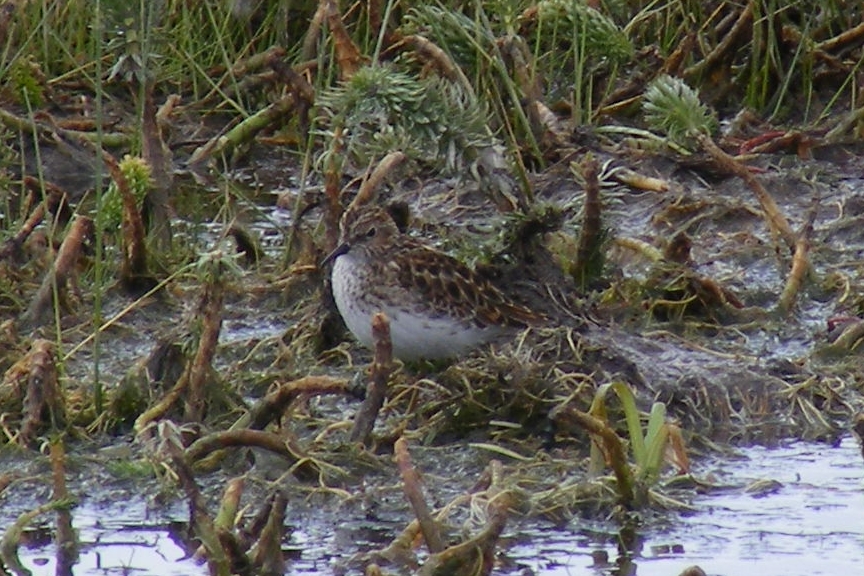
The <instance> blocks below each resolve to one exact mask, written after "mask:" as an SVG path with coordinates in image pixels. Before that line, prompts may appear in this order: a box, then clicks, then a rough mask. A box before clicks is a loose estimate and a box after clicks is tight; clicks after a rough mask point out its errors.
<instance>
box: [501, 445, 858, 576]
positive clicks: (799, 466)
mask: <svg viewBox="0 0 864 576" xmlns="http://www.w3.org/2000/svg"><path fill="white" fill-rule="evenodd" d="M741 456H742V458H740V459H735V460H728V459H727V460H724V461H722V462H718V463H716V464H715V467H714V468H713V469H710V470H709V471H708V472H707V473H704V474H710V475H712V476H713V477H714V478H715V481H716V482H718V483H720V484H723V485H728V486H730V487H732V488H731V489H729V490H723V491H714V492H712V493H710V494H705V495H702V496H699V497H698V498H696V499H695V500H694V501H693V502H692V504H693V505H694V506H695V507H697V508H698V510H699V511H698V512H697V513H694V514H691V515H685V516H682V517H678V518H675V519H674V520H673V521H671V522H670V523H669V525H668V526H663V527H661V528H652V527H647V528H646V529H645V530H643V531H642V533H641V537H642V538H641V544H642V546H641V548H642V549H641V552H639V554H638V555H637V556H635V557H633V558H632V561H633V563H635V564H636V574H637V575H638V576H661V575H662V576H674V575H676V574H679V573H680V572H681V571H682V570H684V569H685V568H686V567H688V566H692V565H694V564H696V565H699V566H700V567H701V568H702V569H703V570H705V572H706V573H708V574H712V575H713V574H716V575H725V576H735V575H739V574H759V575H761V576H772V575H777V576H780V575H783V576H796V575H800V576H805V575H807V576H812V575H817V574H825V575H829V574H830V575H835V576H836V575H839V574H860V573H861V570H862V567H864V516H862V511H864V460H862V458H861V453H860V451H859V448H858V443H857V442H856V440H854V439H853V438H851V437H849V438H845V439H844V440H843V441H842V442H841V443H840V445H839V446H836V447H834V446H829V445H827V444H814V443H808V442H794V443H790V444H788V445H785V446H782V447H779V448H771V449H767V448H762V447H752V448H747V449H744V450H742V451H741ZM757 480H775V481H778V482H780V483H781V484H782V486H781V487H779V488H778V489H777V490H776V491H775V492H772V493H769V494H766V495H764V496H758V495H751V494H748V493H746V492H745V489H746V487H747V486H748V485H750V484H751V483H752V482H754V481H757ZM577 524H578V522H577ZM543 534H544V535H545V536H547V537H548V541H546V542H541V541H540V540H539V539H537V540H535V541H533V542H531V543H528V544H526V545H523V546H519V547H517V548H515V549H512V550H510V551H509V552H508V554H509V556H511V557H513V558H514V559H516V560H517V561H518V562H519V563H520V564H522V565H527V566H530V567H531V568H532V569H533V570H534V571H535V574H537V575H538V576H572V575H577V574H620V573H621V571H620V570H618V568H617V565H616V566H609V567H605V568H599V567H592V565H593V560H592V552H595V551H597V550H604V551H605V552H606V553H607V554H608V557H609V562H610V563H612V564H615V563H616V561H617V560H620V558H619V553H618V550H617V547H616V545H615V543H614V542H608V541H607V542H603V541H602V540H603V539H604V538H600V541H598V538H594V539H593V541H592V539H591V538H586V536H585V534H579V533H577V532H574V533H571V534H569V535H568V534H565V533H560V532H558V533H556V532H553V531H546V532H544V533H543ZM538 552H539V554H538ZM538 556H542V558H539V559H538Z"/></svg>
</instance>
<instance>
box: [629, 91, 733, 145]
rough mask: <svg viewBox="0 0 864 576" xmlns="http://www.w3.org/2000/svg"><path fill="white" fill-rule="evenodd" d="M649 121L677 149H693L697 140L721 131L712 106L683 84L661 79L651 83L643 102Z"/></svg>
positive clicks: (646, 119)
mask: <svg viewBox="0 0 864 576" xmlns="http://www.w3.org/2000/svg"><path fill="white" fill-rule="evenodd" d="M642 109H643V110H644V112H645V121H646V122H648V124H649V126H651V129H652V130H657V131H659V132H662V133H664V134H666V136H667V137H668V138H669V140H671V141H672V142H674V143H675V144H677V145H680V146H683V147H685V148H692V147H693V146H694V145H695V141H694V139H695V137H696V136H697V135H699V134H710V133H711V132H712V131H713V130H715V129H716V127H717V119H716V117H715V116H714V113H713V112H712V111H711V109H710V108H708V106H706V105H704V104H703V103H702V102H701V101H700V100H699V94H697V93H696V91H695V90H693V89H692V88H690V86H688V85H687V84H686V83H685V82H684V81H683V80H681V79H679V78H673V77H671V76H661V77H660V78H658V79H657V80H655V81H654V82H652V83H651V85H650V86H649V87H648V90H646V91H645V96H644V98H643V102H642Z"/></svg>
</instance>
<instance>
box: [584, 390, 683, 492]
mask: <svg viewBox="0 0 864 576" xmlns="http://www.w3.org/2000/svg"><path fill="white" fill-rule="evenodd" d="M610 390H611V391H613V392H615V394H616V395H617V396H618V399H619V400H620V402H621V407H622V410H623V411H624V419H625V421H626V423H627V435H628V441H629V444H630V452H631V455H632V457H633V468H634V472H635V479H636V481H637V483H638V484H639V485H640V486H641V487H642V488H643V489H647V488H648V487H650V486H652V485H653V484H655V483H656V482H657V480H658V478H659V477H660V470H661V469H662V466H663V462H664V459H665V454H666V445H667V441H668V439H669V427H668V424H667V423H666V405H665V404H664V403H663V402H655V403H654V404H653V405H652V406H651V412H650V414H649V416H648V424H647V426H646V428H645V429H644V431H643V428H642V422H641V416H640V412H639V409H638V408H637V407H636V397H635V396H634V395H633V391H632V390H631V389H630V387H629V386H628V385H627V384H625V383H624V382H612V383H610V384H604V385H602V386H600V387H599V388H598V389H597V392H596V393H595V395H594V401H593V402H592V405H591V410H590V414H591V415H592V416H595V417H598V418H600V419H602V420H608V418H607V396H608V393H609V391H610ZM602 464H603V454H602V452H601V451H600V448H599V447H598V446H597V445H596V444H593V443H592V446H591V469H592V470H595V471H597V470H598V469H599V467H600V466H602Z"/></svg>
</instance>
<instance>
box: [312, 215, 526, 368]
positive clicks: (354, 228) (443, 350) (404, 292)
mask: <svg viewBox="0 0 864 576" xmlns="http://www.w3.org/2000/svg"><path fill="white" fill-rule="evenodd" d="M339 241H340V244H339V247H338V248H336V250H334V251H333V253H332V254H330V256H328V257H327V260H325V262H326V261H331V260H332V261H333V273H332V281H333V296H334V297H335V299H336V306H337V307H338V308H339V313H340V314H341V315H342V318H343V319H344V320H345V324H346V325H347V326H348V329H349V330H350V331H351V333H352V334H354V336H355V337H356V338H357V340H359V341H360V343H361V344H363V345H364V346H367V347H372V345H373V341H372V328H371V326H372V315H373V314H375V313H376V312H379V311H380V312H384V313H385V314H386V315H387V317H388V318H389V320H390V338H391V340H392V343H393V354H394V356H396V357H397V358H400V359H402V360H414V359H418V358H427V359H435V358H453V357H458V356H459V355H461V354H463V353H465V352H467V351H468V350H471V349H472V348H475V347H477V346H479V345H481V344H485V343H487V342H490V341H492V340H494V339H496V338H498V337H499V336H500V335H502V334H504V333H505V332H506V331H507V329H508V328H514V327H525V326H528V325H532V324H536V323H538V322H539V321H540V320H541V316H539V315H538V314H535V313H534V312H532V311H530V310H528V309H527V308H523V307H522V306H519V305H518V304H515V303H514V302H512V301H511V300H510V299H508V298H507V297H506V296H505V295H504V294H503V293H502V292H501V291H500V290H499V289H498V288H496V287H495V286H493V285H492V284H491V283H490V282H489V281H488V280H486V279H485V278H483V277H482V276H480V275H479V274H477V273H476V272H474V271H473V270H471V269H470V268H469V267H468V266H466V265H465V264H463V263H462V262H460V261H459V260H457V259H455V258H453V257H451V256H448V255H447V254H444V253H442V252H439V251H437V250H434V249H433V248H430V247H428V246H426V245H424V244H423V243H422V242H420V241H418V240H416V239H415V238H412V237H411V236H409V235H407V234H404V233H402V232H400V230H399V229H398V228H397V227H396V224H395V223H394V221H393V219H392V218H391V217H390V215H389V214H388V213H387V212H386V211H384V210H382V209H381V208H379V207H377V206H373V205H366V206H360V207H352V208H349V209H348V211H347V212H346V213H345V215H344V216H343V217H342V222H341V234H340V239H339Z"/></svg>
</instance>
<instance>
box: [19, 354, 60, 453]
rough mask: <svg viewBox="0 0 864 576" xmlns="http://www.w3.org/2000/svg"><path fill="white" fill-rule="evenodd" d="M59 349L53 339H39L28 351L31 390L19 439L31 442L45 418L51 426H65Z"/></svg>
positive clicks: (42, 425) (25, 442) (43, 426)
mask: <svg viewBox="0 0 864 576" xmlns="http://www.w3.org/2000/svg"><path fill="white" fill-rule="evenodd" d="M55 355H56V348H55V346H54V343H53V342H51V341H49V340H36V341H35V342H34V343H33V347H32V348H31V350H30V352H29V353H28V354H27V357H26V359H27V393H26V395H25V397H24V418H23V420H22V422H21V433H20V434H19V436H18V442H19V443H20V444H22V445H25V446H26V445H29V444H30V442H31V441H32V440H33V439H34V438H36V436H37V434H38V432H39V431H40V430H43V429H44V428H45V417H46V415H47V416H48V418H49V425H50V427H51V428H54V429H56V428H58V426H62V425H63V422H64V421H65V419H66V409H65V405H66V400H65V398H64V397H63V394H62V392H61V390H60V384H59V383H58V382H57V366H56V363H55V362H56V358H55Z"/></svg>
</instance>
